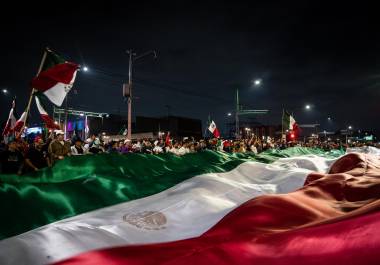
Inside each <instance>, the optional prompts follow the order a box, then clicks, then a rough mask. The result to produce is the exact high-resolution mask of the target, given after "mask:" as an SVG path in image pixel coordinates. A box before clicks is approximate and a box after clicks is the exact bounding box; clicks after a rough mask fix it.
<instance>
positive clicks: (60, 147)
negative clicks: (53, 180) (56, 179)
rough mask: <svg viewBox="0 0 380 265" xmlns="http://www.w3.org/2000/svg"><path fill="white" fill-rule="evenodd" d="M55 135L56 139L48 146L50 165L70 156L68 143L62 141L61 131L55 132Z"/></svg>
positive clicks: (62, 134)
mask: <svg viewBox="0 0 380 265" xmlns="http://www.w3.org/2000/svg"><path fill="white" fill-rule="evenodd" d="M55 134H56V139H55V140H53V141H52V142H51V143H50V145H49V154H50V159H51V161H52V163H55V162H56V161H57V160H62V159H64V158H65V157H66V156H70V154H71V148H70V143H69V142H66V141H65V140H64V133H63V131H62V130H57V131H56V132H55Z"/></svg>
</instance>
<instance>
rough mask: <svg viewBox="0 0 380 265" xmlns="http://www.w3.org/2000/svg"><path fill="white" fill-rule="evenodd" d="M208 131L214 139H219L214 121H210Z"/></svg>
mask: <svg viewBox="0 0 380 265" xmlns="http://www.w3.org/2000/svg"><path fill="white" fill-rule="evenodd" d="M208 130H209V131H210V132H211V133H212V134H213V135H214V137H215V138H219V137H220V132H219V130H218V128H217V127H216V124H215V122H214V121H211V123H210V126H209V127H208Z"/></svg>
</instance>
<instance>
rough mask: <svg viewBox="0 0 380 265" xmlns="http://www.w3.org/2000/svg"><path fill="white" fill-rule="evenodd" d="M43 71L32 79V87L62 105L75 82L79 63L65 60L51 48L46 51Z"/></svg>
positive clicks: (54, 102) (56, 103)
mask: <svg viewBox="0 0 380 265" xmlns="http://www.w3.org/2000/svg"><path fill="white" fill-rule="evenodd" d="M46 53H47V54H46V59H45V62H44V64H43V67H42V71H41V72H40V73H39V74H38V75H37V76H36V77H35V78H33V80H32V87H33V88H34V89H36V90H38V91H40V92H42V93H43V94H44V95H45V96H46V97H47V98H48V99H49V100H50V101H51V102H52V103H53V104H55V105H57V106H61V105H62V103H63V100H64V99H65V97H66V95H67V93H68V92H69V91H70V89H71V87H72V86H73V84H74V81H75V76H76V73H77V70H78V68H79V65H77V64H75V63H71V62H67V61H65V59H63V58H62V57H60V56H59V55H57V54H56V53H54V52H53V51H51V50H47V51H46Z"/></svg>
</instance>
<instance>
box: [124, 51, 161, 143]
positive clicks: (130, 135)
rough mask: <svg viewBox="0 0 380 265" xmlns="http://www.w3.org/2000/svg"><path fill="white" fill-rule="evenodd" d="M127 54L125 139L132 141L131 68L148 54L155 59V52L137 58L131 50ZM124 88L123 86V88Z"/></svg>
mask: <svg viewBox="0 0 380 265" xmlns="http://www.w3.org/2000/svg"><path fill="white" fill-rule="evenodd" d="M127 53H128V54H129V70H128V86H127V89H125V88H124V89H123V96H124V97H128V134H127V138H128V139H129V140H131V139H132V67H133V62H135V61H136V60H138V59H141V58H143V57H145V56H147V55H149V54H153V57H154V58H155V59H156V58H157V53H156V51H147V52H145V53H143V54H141V55H139V56H137V54H136V53H135V52H133V51H132V50H127ZM124 87H125V86H124Z"/></svg>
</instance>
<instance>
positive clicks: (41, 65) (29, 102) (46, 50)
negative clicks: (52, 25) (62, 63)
mask: <svg viewBox="0 0 380 265" xmlns="http://www.w3.org/2000/svg"><path fill="white" fill-rule="evenodd" d="M48 50H49V48H48V47H46V48H45V51H44V54H43V55H42V59H41V63H40V66H39V67H38V72H37V75H39V74H40V73H41V70H42V67H43V65H44V63H45V60H46V56H47V52H48ZM37 75H36V76H37ZM35 91H36V89H34V88H32V92H31V93H30V97H29V101H28V105H27V106H26V110H25V112H26V119H25V123H24V125H23V126H22V128H21V131H20V134H19V135H18V136H20V135H21V133H22V132H23V131H24V129H25V125H26V122H27V120H28V116H29V111H30V105H31V104H32V99H33V95H34V93H35Z"/></svg>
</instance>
